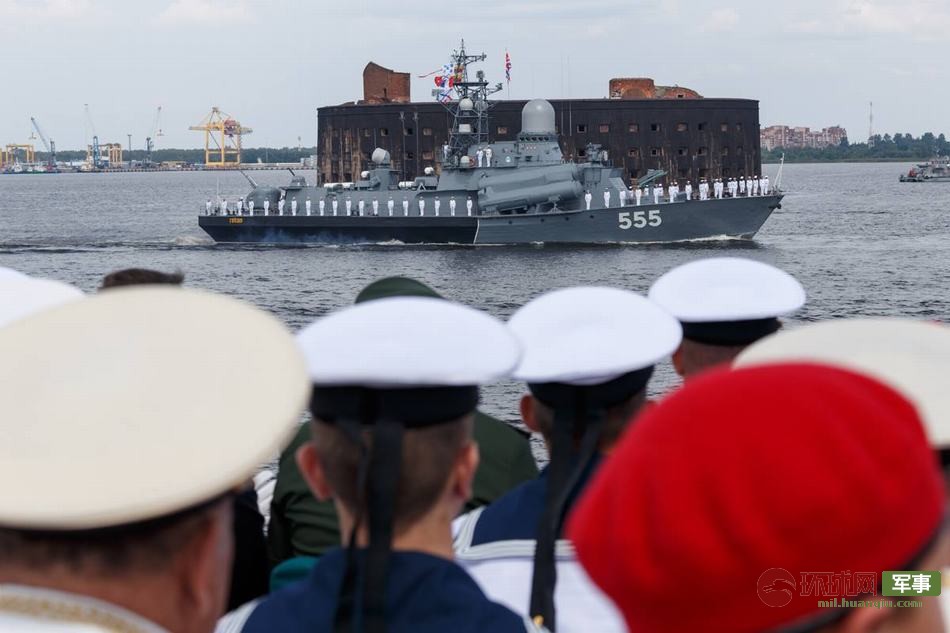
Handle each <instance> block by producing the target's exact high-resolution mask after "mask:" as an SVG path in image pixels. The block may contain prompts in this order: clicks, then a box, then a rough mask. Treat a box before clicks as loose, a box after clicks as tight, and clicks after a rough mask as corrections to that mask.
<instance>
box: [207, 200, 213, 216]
mask: <svg viewBox="0 0 950 633" xmlns="http://www.w3.org/2000/svg"><path fill="white" fill-rule="evenodd" d="M212 206H213V205H212V204H211V198H208V201H207V202H206V203H205V215H211V207H212Z"/></svg>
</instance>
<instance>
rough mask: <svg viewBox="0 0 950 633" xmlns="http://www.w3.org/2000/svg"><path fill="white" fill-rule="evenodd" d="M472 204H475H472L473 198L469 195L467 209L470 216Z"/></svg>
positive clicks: (466, 201)
mask: <svg viewBox="0 0 950 633" xmlns="http://www.w3.org/2000/svg"><path fill="white" fill-rule="evenodd" d="M472 206H473V204H472V198H471V196H469V197H468V198H467V199H466V200H465V210H466V211H467V212H468V215H469V216H471V215H472Z"/></svg>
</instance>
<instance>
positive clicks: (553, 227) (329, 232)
mask: <svg viewBox="0 0 950 633" xmlns="http://www.w3.org/2000/svg"><path fill="white" fill-rule="evenodd" d="M485 58H486V56H485V55H484V54H482V55H469V54H467V53H466V51H465V46H464V42H463V43H462V46H461V47H460V49H459V50H457V51H455V52H454V53H453V55H452V60H451V64H450V66H449V67H448V68H450V69H451V71H450V75H449V76H447V77H445V78H444V81H443V82H442V83H443V86H446V87H448V88H449V90H445V89H443V90H441V91H437V92H438V93H439V94H438V95H437V96H439V99H440V101H442V102H443V103H444V104H445V106H446V109H447V110H448V113H449V116H450V117H451V120H452V126H451V131H450V135H449V141H448V143H446V145H445V146H444V147H443V148H442V149H443V151H442V156H441V157H440V158H441V161H440V163H441V170H440V171H441V173H440V174H438V175H436V173H435V170H434V169H433V168H431V167H429V168H427V169H426V173H425V175H424V176H420V177H418V178H416V179H415V180H413V181H407V182H401V181H400V180H399V175H398V171H396V170H395V169H394V168H393V162H392V158H391V156H390V155H389V152H387V151H386V150H384V149H381V148H377V149H376V150H375V151H374V152H373V154H372V156H371V163H372V164H371V165H369V169H367V170H366V171H363V172H362V173H361V174H360V180H358V181H357V182H352V183H328V184H324V185H322V186H314V185H309V184H308V183H307V181H306V178H304V177H303V176H298V175H293V177H292V179H291V181H290V184H288V185H287V186H285V187H263V186H257V185H256V184H254V183H253V181H251V185H252V190H251V191H250V193H249V194H248V195H247V196H246V197H245V198H244V199H243V201H242V203H241V204H240V208H237V209H228V210H227V211H226V212H223V213H222V212H221V211H220V210H219V209H217V208H215V207H212V208H211V209H210V210H207V212H206V213H205V214H204V215H201V216H199V219H198V224H199V226H200V227H201V228H202V229H204V231H205V232H207V233H208V235H210V236H211V237H212V238H213V239H214V240H215V241H217V242H258V243H324V244H372V243H405V244H525V243H538V242H544V243H566V244H577V243H651V242H676V241H687V240H699V239H720V238H721V239H728V238H744V239H750V238H752V237H753V236H754V235H755V234H756V232H758V230H759V229H760V228H761V227H762V225H763V224H764V223H765V221H766V220H767V219H768V218H769V216H770V215H771V213H772V211H774V210H775V209H778V208H780V203H781V200H782V194H781V193H780V192H770V193H769V195H762V196H748V197H746V196H740V197H735V198H731V197H730V198H723V199H709V200H695V199H687V197H686V196H685V195H684V194H679V196H678V197H677V196H675V195H674V197H673V199H672V200H671V199H670V198H669V197H668V196H663V198H662V201H660V202H655V201H654V198H653V197H652V196H651V197H650V198H649V199H647V198H646V197H643V198H642V199H641V201H640V204H636V203H635V202H634V195H633V194H632V193H631V192H630V190H629V189H628V188H627V185H626V184H625V182H624V180H623V175H622V173H621V170H620V169H617V168H614V167H613V166H612V165H611V163H610V161H609V158H608V156H607V153H606V152H605V151H603V150H602V148H601V147H600V146H598V145H589V146H588V148H587V152H586V157H585V158H586V160H585V162H574V161H569V160H566V159H565V157H564V155H563V153H562V151H561V148H560V146H559V144H558V133H557V128H556V125H555V115H554V108H553V107H552V106H551V104H550V103H549V102H547V101H544V100H542V99H536V100H534V101H530V102H528V103H527V104H526V105H525V106H524V109H523V111H522V114H521V132H520V133H519V134H518V136H517V139H516V140H515V141H506V142H492V141H491V139H490V138H489V116H490V110H491V107H492V103H491V101H490V100H489V97H490V96H491V95H492V94H494V93H495V92H498V91H499V90H501V84H496V85H495V86H490V85H489V83H488V82H487V81H486V80H485V75H484V72H483V71H481V70H479V71H477V72H476V73H475V76H474V77H470V76H469V66H470V65H472V64H474V63H477V62H481V61H484V60H485ZM664 175H665V172H663V171H658V170H657V171H651V172H650V173H648V174H647V175H646V176H645V177H644V178H641V179H639V181H638V183H637V186H639V187H642V186H645V185H648V184H652V183H656V182H659V179H660V178H662V177H663V176H664ZM248 180H249V181H250V178H248Z"/></svg>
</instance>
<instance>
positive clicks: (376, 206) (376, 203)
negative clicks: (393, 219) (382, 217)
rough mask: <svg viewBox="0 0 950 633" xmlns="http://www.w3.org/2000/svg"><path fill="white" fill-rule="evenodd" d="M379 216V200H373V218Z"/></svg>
mask: <svg viewBox="0 0 950 633" xmlns="http://www.w3.org/2000/svg"><path fill="white" fill-rule="evenodd" d="M378 215H379V200H377V199H376V198H373V217H376V216H378Z"/></svg>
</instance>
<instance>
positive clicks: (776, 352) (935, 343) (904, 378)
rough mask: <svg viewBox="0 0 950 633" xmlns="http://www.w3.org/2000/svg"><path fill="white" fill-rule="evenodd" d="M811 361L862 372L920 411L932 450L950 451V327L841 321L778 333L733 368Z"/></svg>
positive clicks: (889, 320)
mask: <svg viewBox="0 0 950 633" xmlns="http://www.w3.org/2000/svg"><path fill="white" fill-rule="evenodd" d="M796 361H802V362H815V363H822V364H826V365H835V366H839V367H843V368H845V369H849V370H852V371H857V372H859V373H863V374H866V375H868V376H871V377H872V378H876V379H878V380H880V381H881V382H883V383H885V384H888V385H890V386H891V387H892V388H894V389H896V390H897V391H899V392H901V393H902V394H903V395H904V397H906V398H907V399H909V400H910V401H911V402H913V403H914V405H915V406H916V407H917V409H918V411H920V413H921V416H922V417H923V419H924V424H925V426H926V428H927V434H928V436H929V437H930V443H931V444H932V445H933V446H935V447H936V448H950V390H948V389H947V374H948V371H950V327H947V326H946V325H941V324H937V323H927V322H923V321H912V320H910V319H899V318H860V319H839V320H833V321H824V322H821V323H814V324H810V325H807V326H804V327H801V328H797V329H795V330H790V331H788V332H779V333H777V334H775V335H773V336H769V337H767V338H764V339H762V340H761V341H759V342H757V343H755V344H754V345H752V346H750V347H748V348H747V349H745V350H744V351H743V352H742V353H741V354H740V355H739V356H738V357H737V358H736V360H735V366H736V367H745V366H749V365H762V364H767V363H781V362H796Z"/></svg>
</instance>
